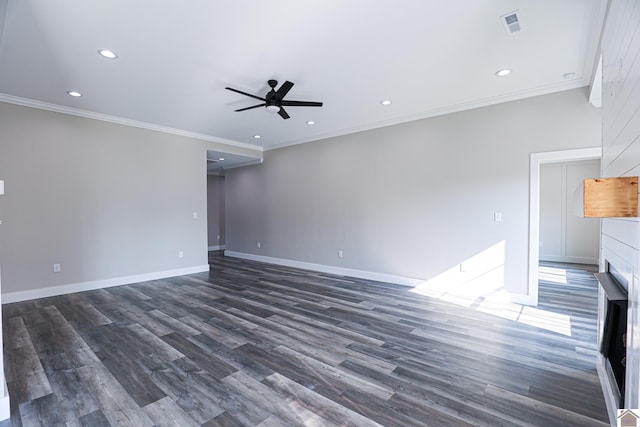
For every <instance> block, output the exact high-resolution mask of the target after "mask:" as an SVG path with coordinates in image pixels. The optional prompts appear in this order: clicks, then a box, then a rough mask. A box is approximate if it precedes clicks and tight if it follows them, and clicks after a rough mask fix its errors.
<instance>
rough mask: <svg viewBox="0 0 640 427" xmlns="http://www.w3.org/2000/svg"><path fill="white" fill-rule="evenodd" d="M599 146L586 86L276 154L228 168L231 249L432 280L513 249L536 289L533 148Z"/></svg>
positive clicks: (521, 277) (522, 279)
mask: <svg viewBox="0 0 640 427" xmlns="http://www.w3.org/2000/svg"><path fill="white" fill-rule="evenodd" d="M599 143H600V112H599V111H598V110H596V109H595V108H593V107H592V106H590V105H589V104H588V102H587V94H586V90H584V89H578V90H572V91H567V92H562V93H556V94H553V95H546V96H540V97H535V98H530V99H527V100H521V101H515V102H510V103H506V104H501V105H495V106H491V107H485V108H478V109H475V110H470V111H465V112H460V113H455V114H449V115H445V116H441V117H435V118H430V119H425V120H419V121H415V122H411V123H406V124H402V125H396V126H390V127H386V128H381V129H377V130H373V131H368V132H361V133H356V134H351V135H346V136H343V137H337V138H331V139H326V140H322V141H317V142H313V143H307V144H303V145H298V146H293V147H287V148H282V149H277V150H272V151H268V152H266V153H265V156H264V157H265V160H264V163H263V164H262V165H258V166H251V167H247V168H241V169H235V170H231V171H228V172H227V176H226V203H227V205H226V206H227V240H226V246H227V250H228V251H230V252H233V253H239V254H245V255H246V254H249V255H252V256H263V257H270V258H272V259H276V260H295V261H300V262H306V263H312V264H317V265H324V266H334V267H340V268H348V269H352V270H357V271H362V272H374V273H380V274H386V275H390V276H400V277H411V278H421V279H431V278H434V277H436V276H438V275H439V274H441V273H443V272H445V271H447V270H449V269H450V268H452V267H455V266H456V265H458V264H460V263H464V262H465V261H467V260H469V259H470V258H472V257H474V256H476V255H478V254H481V253H482V252H483V251H486V250H489V249H490V248H493V247H496V245H501V244H504V247H505V251H504V254H503V256H502V258H503V259H502V264H504V265H503V268H504V273H503V274H502V276H503V278H504V280H503V281H502V282H503V283H501V284H500V285H502V286H503V287H504V289H507V290H509V291H511V292H513V293H517V294H526V293H527V273H528V269H527V259H528V258H527V257H528V216H529V215H528V192H529V182H528V181H529V155H530V153H532V152H541V151H555V150H562V149H573V148H585V147H596V146H598V145H599ZM495 212H501V213H502V217H503V221H502V222H500V223H496V222H494V213H495ZM257 242H260V243H261V247H260V248H258V247H257ZM339 250H342V251H343V254H344V257H343V258H339V257H338V251H339Z"/></svg>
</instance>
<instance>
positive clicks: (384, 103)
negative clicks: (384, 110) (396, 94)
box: [380, 99, 391, 105]
mask: <svg viewBox="0 0 640 427" xmlns="http://www.w3.org/2000/svg"><path fill="white" fill-rule="evenodd" d="M380 104H382V105H391V101H389V100H388V99H385V100H384V101H380Z"/></svg>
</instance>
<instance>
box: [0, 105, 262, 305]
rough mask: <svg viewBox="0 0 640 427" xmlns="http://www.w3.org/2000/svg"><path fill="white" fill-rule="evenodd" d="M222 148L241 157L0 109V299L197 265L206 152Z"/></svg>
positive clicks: (99, 124) (202, 256)
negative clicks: (0, 191)
mask: <svg viewBox="0 0 640 427" xmlns="http://www.w3.org/2000/svg"><path fill="white" fill-rule="evenodd" d="M222 148H231V149H233V150H236V151H237V153H238V154H248V152H247V150H246V149H241V148H237V149H236V148H234V147H226V146H224V145H222V144H216V143H212V142H205V141H201V140H196V139H192V138H187V137H182V136H176V135H171V134H166V133H161V132H156V131H152V130H146V129H140V128H135V127H129V126H123V125H119V124H113V123H108V122H103V121H98V120H92V119H86V118H80V117H76V116H71V115H66V114H61V113H54V112H50V111H44V110H38V109H34V108H28V107H22V106H17V105H12V104H7V103H0V179H2V180H4V181H5V195H4V196H2V197H1V198H0V212H1V213H2V218H0V219H1V220H2V225H0V262H1V264H2V293H3V294H7V293H14V292H22V291H31V290H39V289H46V288H50V287H56V286H63V285H74V284H79V283H86V282H92V283H98V284H101V283H105V284H109V283H112V282H113V280H114V279H118V278H122V277H135V276H138V275H146V274H152V273H159V272H160V273H161V272H167V271H180V270H184V269H188V268H193V267H202V266H204V267H206V265H207V175H206V167H207V166H206V151H207V149H216V150H220V149H222ZM250 154H251V155H256V154H258V155H259V154H261V153H253V152H252V153H250ZM194 213H196V214H197V219H194V218H193V215H194ZM179 251H182V252H183V255H184V256H183V257H182V258H179V257H178V252H179ZM53 264H60V265H61V271H60V272H59V273H54V272H53ZM101 281H104V282H101Z"/></svg>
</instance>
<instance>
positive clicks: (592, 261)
mask: <svg viewBox="0 0 640 427" xmlns="http://www.w3.org/2000/svg"><path fill="white" fill-rule="evenodd" d="M539 260H540V261H550V262H568V263H571V264H586V265H598V263H599V262H600V259H599V258H587V257H579V256H560V255H544V256H540V258H539Z"/></svg>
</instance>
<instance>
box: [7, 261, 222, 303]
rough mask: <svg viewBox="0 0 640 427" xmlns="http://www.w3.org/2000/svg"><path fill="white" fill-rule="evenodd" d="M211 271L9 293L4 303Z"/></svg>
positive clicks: (201, 267) (191, 270)
mask: <svg viewBox="0 0 640 427" xmlns="http://www.w3.org/2000/svg"><path fill="white" fill-rule="evenodd" d="M205 271H209V265H208V264H207V265H198V266H195V267H186V268H177V269H174V270H165V271H158V272H155V273H146V274H136V275H133V276H125V277H115V278H113V279H105V280H94V281H91V282H81V283H71V284H68V285H60V286H51V287H48V288H42V289H30V290H28V291H18V292H9V293H6V294H3V295H2V303H3V304H8V303H12V302H20V301H27V300H32V299H37V298H46V297H53V296H57V295H64V294H71V293H74V292H83V291H92V290H94V289H102V288H110V287H112V286H120V285H129V284H131V283H138V282H146V281H149V280H159V279H166V278H167V277H175V276H183V275H185V274H194V273H202V272H205Z"/></svg>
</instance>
